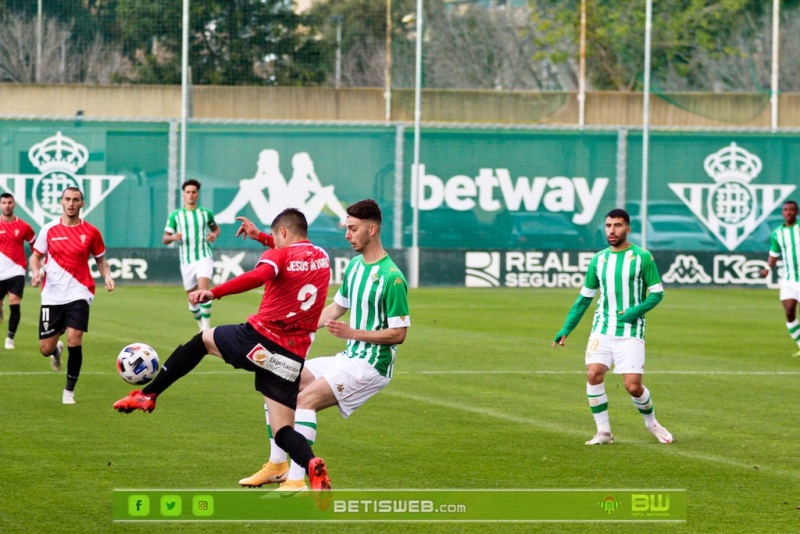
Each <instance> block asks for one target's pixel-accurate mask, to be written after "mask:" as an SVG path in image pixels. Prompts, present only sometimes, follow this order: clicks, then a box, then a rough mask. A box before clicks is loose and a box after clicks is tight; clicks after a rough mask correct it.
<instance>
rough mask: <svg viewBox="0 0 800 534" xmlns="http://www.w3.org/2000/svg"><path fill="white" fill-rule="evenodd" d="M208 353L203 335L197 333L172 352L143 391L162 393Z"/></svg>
mask: <svg viewBox="0 0 800 534" xmlns="http://www.w3.org/2000/svg"><path fill="white" fill-rule="evenodd" d="M206 354H208V352H207V351H206V344H205V343H203V335H202V334H197V335H195V336H194V337H193V338H192V339H190V340H189V341H187V342H186V343H185V344H183V345H181V346H179V347H178V348H177V349H175V350H174V351H173V353H172V354H170V356H169V358H167V361H166V362H164V365H162V366H161V370H160V371H159V372H158V374H157V375H156V377H155V378H154V379H153V381H152V382H150V383H149V384H147V385H146V386H145V387H143V388H142V393H145V394H147V393H155V394H156V395H158V394H160V393H162V392H163V391H164V390H165V389H167V388H168V387H170V386H171V385H172V384H173V383H175V381H177V380H178V379H179V378H181V377H182V376H185V375H187V374H188V373H189V372H190V371H191V370H192V369H194V368H195V367H197V364H198V363H200V360H202V359H203V357H204V356H205V355H206Z"/></svg>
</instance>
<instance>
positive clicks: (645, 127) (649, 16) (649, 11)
mask: <svg viewBox="0 0 800 534" xmlns="http://www.w3.org/2000/svg"><path fill="white" fill-rule="evenodd" d="M652 31H653V0H647V8H646V13H645V23H644V106H643V107H644V109H643V113H642V115H643V120H642V204H641V207H640V208H639V215H640V217H639V224H641V225H642V229H641V230H642V232H641V234H642V242H641V243H638V245H639V246H640V247H642V248H647V182H648V172H647V171H648V168H649V166H650V165H649V159H650V46H651V45H650V36H651V33H652Z"/></svg>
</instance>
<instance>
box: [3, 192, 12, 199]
mask: <svg viewBox="0 0 800 534" xmlns="http://www.w3.org/2000/svg"><path fill="white" fill-rule="evenodd" d="M0 198H10V199H11V200H14V195H12V194H11V193H3V194H2V195H0Z"/></svg>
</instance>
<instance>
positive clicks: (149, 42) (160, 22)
mask: <svg viewBox="0 0 800 534" xmlns="http://www.w3.org/2000/svg"><path fill="white" fill-rule="evenodd" d="M189 5H190V11H191V12H190V38H189V41H190V42H189V48H190V51H189V64H190V66H191V69H192V82H193V83H195V84H228V85H246V84H254V85H260V84H278V83H281V84H291V83H295V82H297V81H302V82H304V83H319V82H320V81H321V80H322V79H323V74H322V73H320V72H318V71H317V70H315V67H316V66H315V65H314V64H311V63H309V62H308V61H305V60H304V57H308V56H309V54H310V55H311V56H313V50H314V48H315V47H314V44H313V43H309V42H308V41H309V39H308V37H307V35H306V33H305V32H304V31H303V27H304V25H305V24H306V20H305V17H304V16H303V15H300V14H297V13H295V12H294V10H293V9H292V2H291V1H290V0H192V2H191V3H190V4H189ZM181 9H182V6H181V2H166V3H165V2H153V1H152V0H117V18H118V21H119V25H120V31H121V34H122V36H123V38H124V42H125V47H126V50H128V51H129V53H132V54H133V55H134V56H135V57H136V58H137V60H138V63H139V66H140V70H139V76H138V78H137V79H136V80H135V81H138V82H146V83H152V82H164V81H166V82H173V83H174V82H175V81H176V80H180V57H181V21H182V12H181Z"/></svg>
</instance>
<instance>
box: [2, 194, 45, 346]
mask: <svg viewBox="0 0 800 534" xmlns="http://www.w3.org/2000/svg"><path fill="white" fill-rule="evenodd" d="M16 206H17V203H16V202H15V201H14V195H12V194H11V193H3V194H2V195H0V321H1V320H2V309H3V299H4V298H5V297H6V294H8V307H9V308H10V310H11V312H10V313H9V316H8V336H7V337H6V342H5V348H6V349H13V348H14V336H15V335H16V333H17V327H18V326H19V320H20V311H19V307H20V302H21V301H22V292H23V290H24V288H25V274H26V269H27V266H28V260H27V258H26V257H25V243H26V242H27V243H28V244H29V245H30V246H31V247H33V238H34V237H36V234H35V233H34V231H33V228H31V225H30V224H28V223H26V222H25V221H23V220H22V219H20V218H19V217H17V216H16V215H14V208H15V207H16Z"/></svg>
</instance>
